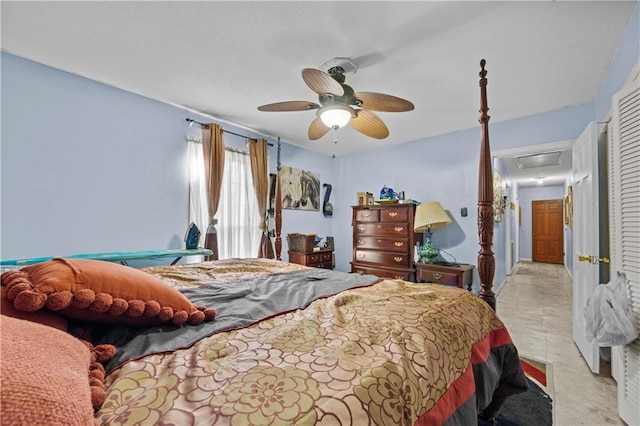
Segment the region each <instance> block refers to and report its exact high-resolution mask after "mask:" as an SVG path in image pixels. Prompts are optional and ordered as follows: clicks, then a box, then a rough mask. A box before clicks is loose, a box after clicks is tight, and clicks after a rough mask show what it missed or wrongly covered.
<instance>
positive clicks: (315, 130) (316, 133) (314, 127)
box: [309, 117, 329, 141]
mask: <svg viewBox="0 0 640 426" xmlns="http://www.w3.org/2000/svg"><path fill="white" fill-rule="evenodd" d="M328 131H329V128H328V127H327V126H325V125H324V123H323V122H322V120H320V117H316V119H315V120H313V121H312V122H311V124H310V125H309V139H311V140H312V141H315V140H316V139H320V138H321V137H323V136H324V135H326V134H327V132H328Z"/></svg>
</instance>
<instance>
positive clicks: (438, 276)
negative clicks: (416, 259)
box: [433, 272, 442, 280]
mask: <svg viewBox="0 0 640 426" xmlns="http://www.w3.org/2000/svg"><path fill="white" fill-rule="evenodd" d="M433 278H435V279H436V280H439V279H440V278H442V274H439V273H437V272H434V273H433Z"/></svg>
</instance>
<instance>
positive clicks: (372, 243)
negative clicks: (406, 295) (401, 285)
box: [351, 204, 422, 282]
mask: <svg viewBox="0 0 640 426" xmlns="http://www.w3.org/2000/svg"><path fill="white" fill-rule="evenodd" d="M414 216H415V205H414V204H391V205H370V206H354V207H353V213H352V220H351V226H352V227H353V261H352V262H351V272H356V273H359V274H372V275H376V276H378V277H381V278H400V279H403V280H406V281H412V282H416V270H415V266H414V261H415V259H414V256H413V255H414V247H415V244H416V242H420V244H422V233H417V234H414V232H413V219H414Z"/></svg>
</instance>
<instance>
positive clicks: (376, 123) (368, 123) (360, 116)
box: [349, 109, 389, 139]
mask: <svg viewBox="0 0 640 426" xmlns="http://www.w3.org/2000/svg"><path fill="white" fill-rule="evenodd" d="M349 124H351V125H352V126H353V128H354V129H356V130H357V131H359V132H360V133H362V134H365V135H367V136H370V137H372V138H376V139H384V138H386V137H387V136H389V129H388V128H387V125H386V124H384V122H383V121H382V120H381V119H380V117H378V116H377V115H376V114H374V113H373V112H371V111H368V110H366V109H359V110H358V111H356V116H355V117H353V118H352V119H351V120H350V121H349Z"/></svg>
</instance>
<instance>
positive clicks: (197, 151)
mask: <svg viewBox="0 0 640 426" xmlns="http://www.w3.org/2000/svg"><path fill="white" fill-rule="evenodd" d="M187 168H188V170H189V223H191V222H194V223H195V224H196V226H197V227H198V229H199V230H200V232H201V235H200V242H199V243H198V246H199V247H203V246H204V234H205V232H206V231H207V225H208V224H209V211H208V207H207V183H206V177H205V173H204V158H203V155H202V141H201V140H200V139H196V138H188V139H187ZM187 225H188V224H187ZM185 229H186V228H185ZM202 259H203V257H202V256H188V257H187V258H186V261H187V262H188V263H194V262H201V261H202Z"/></svg>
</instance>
